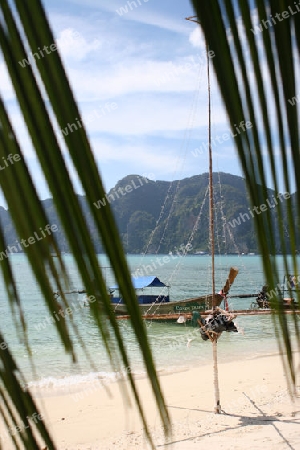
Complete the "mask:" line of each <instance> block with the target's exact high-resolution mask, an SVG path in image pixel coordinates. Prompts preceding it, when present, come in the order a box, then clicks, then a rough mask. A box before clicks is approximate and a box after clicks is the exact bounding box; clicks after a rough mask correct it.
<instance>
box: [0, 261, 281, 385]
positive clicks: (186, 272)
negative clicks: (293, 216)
mask: <svg viewBox="0 0 300 450" xmlns="http://www.w3.org/2000/svg"><path fill="white" fill-rule="evenodd" d="M164 257H165V259H164V260H163V258H164ZM64 260H65V263H66V265H67V267H68V270H69V272H70V276H71V279H72V283H73V288H78V289H80V288H82V287H83V286H82V284H81V282H80V278H79V276H78V273H77V270H76V266H75V264H74V261H73V259H72V256H71V255H64ZM11 261H12V264H13V268H14V272H15V275H16V278H17V282H18V289H19V292H20V296H21V298H22V303H23V309H24V314H25V317H26V320H27V323H28V337H29V342H30V346H31V349H32V354H33V361H34V365H35V373H34V371H33V369H32V367H31V364H30V360H29V358H28V355H27V352H26V348H25V345H24V342H23V341H22V333H18V332H16V327H15V326H14V323H13V319H12V315H11V313H10V308H9V306H8V300H7V296H6V293H5V289H4V287H3V280H2V279H1V280H0V282H1V283H2V286H1V289H0V314H1V331H2V333H3V334H4V337H5V340H6V342H8V343H9V345H10V346H11V349H12V351H13V354H14V356H15V358H16V360H17V362H18V364H19V366H20V367H21V369H22V371H23V373H24V374H25V376H26V379H27V380H28V382H29V384H30V385H34V386H38V385H40V386H44V387H46V388H49V389H50V388H57V389H60V388H66V387H70V386H72V385H78V383H85V382H87V381H91V380H93V379H102V380H109V379H113V378H114V376H115V374H114V372H113V370H112V368H111V366H110V363H109V361H108V358H107V357H106V353H105V351H104V348H103V345H102V342H101V338H100V337H99V335H98V332H97V329H96V326H95V325H94V323H93V319H92V317H91V314H90V311H89V308H83V307H81V304H82V302H83V300H84V296H83V295H77V294H74V295H73V296H72V297H70V299H69V300H70V301H72V302H73V305H74V307H73V319H74V321H75V323H76V325H77V326H78V329H79V331H80V334H81V337H82V340H83V342H84V344H85V346H86V348H87V350H88V353H89V355H90V359H91V360H92V361H93V364H91V362H90V361H89V358H87V357H86V356H85V352H84V351H83V350H82V349H81V348H80V345H79V343H77V344H76V349H77V354H78V359H79V361H80V362H79V363H77V364H76V365H74V364H72V363H71V359H70V357H69V356H68V355H66V354H65V352H64V350H63V347H62V345H61V343H60V341H59V339H58V336H57V333H56V331H55V328H54V326H53V324H52V323H46V322H45V319H46V318H47V317H49V313H48V312H47V311H46V309H45V307H44V306H43V301H42V299H41V294H40V291H39V289H38V286H37V284H36V282H35V279H34V277H33V275H32V273H31V270H30V268H29V265H28V263H27V260H26V258H25V256H24V255H21V254H20V255H12V256H11ZM278 261H279V264H280V263H281V258H280V257H278ZM99 262H100V264H101V266H102V267H106V266H108V262H107V260H106V259H105V257H104V256H102V255H99ZM128 262H129V264H130V267H131V270H132V272H133V273H134V272H135V271H136V270H137V269H138V268H139V269H140V270H143V272H144V274H145V275H156V276H158V277H159V278H160V279H161V280H162V281H164V282H165V283H166V284H169V285H170V286H171V290H170V297H171V299H172V300H176V299H178V300H179V299H181V298H188V297H192V296H196V295H199V294H205V293H209V292H211V290H210V280H211V266H210V258H209V257H208V256H186V257H180V256H178V255H173V257H171V256H168V257H167V258H166V255H147V256H144V257H142V256H140V255H132V256H128ZM231 266H236V267H237V268H238V269H239V274H238V276H237V278H236V280H235V283H234V285H233V286H232V288H231V292H230V293H231V294H232V295H235V294H241V293H256V292H258V291H259V290H260V289H261V287H262V285H263V284H264V283H265V280H264V276H263V272H262V268H261V262H260V257H259V256H256V255H255V256H241V257H238V256H218V257H216V290H217V291H218V290H219V289H221V288H222V286H223V284H224V282H225V280H226V278H227V275H228V273H229V269H230V267H231ZM147 267H148V268H147ZM151 267H152V269H153V270H152V272H151ZM105 273H106V281H107V284H108V285H112V284H113V282H114V280H113V277H112V275H111V273H110V270H109V269H105ZM283 275H284V272H283V271H282V278H283ZM253 301H255V299H251V298H250V299H231V300H230V304H231V307H232V308H234V309H247V308H250V305H251V303H252V302H253ZM75 306H76V308H75ZM48 322H50V321H48ZM41 323H44V327H41V326H40V324H41ZM235 323H236V324H237V326H238V328H239V333H223V334H222V336H221V337H220V339H219V341H218V355H219V361H226V360H237V359H238V360H240V359H248V358H253V357H256V356H259V355H262V354H266V353H267V354H270V353H273V352H275V351H277V349H278V347H277V342H276V337H275V332H274V329H273V324H272V319H271V317H270V316H260V317H259V316H256V317H247V316H242V317H238V318H237V319H235ZM45 324H46V325H45ZM121 326H122V333H123V336H124V341H125V342H126V346H127V348H128V350H129V353H130V360H131V362H130V364H131V370H132V371H133V372H134V373H135V374H137V375H143V373H144V368H143V363H142V360H141V355H140V353H139V351H138V346H137V344H136V341H135V339H134V336H133V333H132V330H131V327H130V322H128V321H125V320H124V321H122V325H121ZM147 331H148V335H149V338H150V342H151V346H152V349H153V353H154V357H155V361H156V364H157V368H158V371H159V372H161V373H164V372H165V373H167V372H171V371H175V370H176V371H178V370H184V369H186V368H188V367H192V366H198V365H200V364H201V365H203V364H206V363H207V364H210V363H211V358H212V356H211V353H212V352H211V344H210V342H205V341H203V340H202V339H201V338H200V335H199V333H198V332H197V331H196V330H194V329H192V328H189V327H185V326H184V325H166V324H155V323H147ZM112 345H113V343H112ZM124 370H125V369H124Z"/></svg>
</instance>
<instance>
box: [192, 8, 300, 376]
mask: <svg viewBox="0 0 300 450" xmlns="http://www.w3.org/2000/svg"><path fill="white" fill-rule="evenodd" d="M192 3H193V5H194V7H195V11H196V13H197V18H198V21H199V23H200V25H201V28H202V30H203V33H204V36H205V39H206V42H207V44H208V46H209V48H210V49H211V50H213V51H214V52H215V55H216V56H215V58H214V59H213V60H212V63H213V66H214V70H215V74H216V77H217V80H218V84H219V87H220V91H221V95H222V98H223V101H224V104H225V107H226V111H227V114H228V117H229V121H230V124H231V127H232V130H233V131H234V130H235V124H239V123H240V122H241V121H242V120H244V121H247V120H248V121H251V123H252V127H251V128H249V129H247V130H246V131H245V132H244V133H241V134H238V135H237V136H236V138H235V145H236V148H237V152H238V156H239V159H240V162H241V164H242V167H243V172H244V175H245V179H246V182H247V185H248V189H249V194H250V199H251V202H252V206H253V207H254V206H256V207H259V206H260V205H263V204H265V203H266V199H267V198H268V190H267V189H268V183H269V179H270V180H271V183H272V184H273V186H274V189H275V190H276V191H277V192H278V193H279V192H280V187H281V190H283V191H285V192H286V193H288V194H289V195H288V194H287V195H286V198H285V201H284V202H283V201H282V200H281V198H282V197H280V196H279V198H278V205H277V206H276V210H277V213H278V218H279V220H278V229H279V242H278V237H277V236H276V233H275V229H274V227H273V226H272V220H271V218H272V216H271V211H270V209H267V210H266V211H264V212H262V211H260V210H258V213H257V214H256V215H254V222H255V225H256V230H257V236H258V242H259V247H260V250H261V253H262V257H263V266H264V272H265V276H266V279H267V282H268V285H269V288H270V290H274V291H276V292H277V295H273V297H272V299H271V301H272V307H273V308H275V310H276V312H277V314H274V316H273V317H274V324H275V327H276V331H277V334H278V337H279V345H280V347H281V348H282V350H285V352H286V355H287V359H285V360H284V362H287V363H288V366H287V367H289V371H288V374H289V376H290V381H291V382H292V383H295V362H294V357H293V352H292V342H291V338H290V331H291V330H293V331H294V332H295V334H296V336H297V342H298V345H299V343H300V339H299V320H298V317H297V316H296V314H294V315H293V318H292V320H289V319H288V317H287V315H285V314H284V313H283V301H282V297H281V295H280V293H279V292H278V289H277V286H278V283H279V282H280V281H281V280H280V279H279V273H278V264H277V263H276V257H275V255H276V249H277V248H278V247H280V248H281V249H282V257H283V262H284V268H285V270H286V273H290V272H292V271H293V273H295V274H298V273H299V272H298V269H299V267H298V264H297V259H296V252H295V251H293V249H296V243H299V223H298V222H299V220H298V219H297V217H299V206H300V202H299V192H300V189H299V188H300V177H299V175H298V171H299V167H300V165H299V163H300V161H299V158H300V151H299V150H300V148H299V137H300V136H299V107H298V105H297V104H296V105H294V106H292V105H291V104H290V102H289V101H288V100H289V99H292V98H293V97H294V96H296V95H297V93H299V91H300V80H299V71H298V70H297V63H296V59H295V58H296V55H299V47H300V39H299V37H300V32H299V26H300V14H299V13H297V10H296V8H294V10H293V12H294V13H293V14H292V13H291V10H290V9H289V7H290V2H288V1H284V0H265V1H262V0H256V1H254V2H250V1H245V0H239V1H235V0H210V1H197V0H193V2H192ZM283 12H289V14H284V17H285V18H284V19H283V17H282V16H281V14H282V13H283ZM276 14H280V15H279V16H278V15H277V16H276ZM271 15H272V17H273V19H274V20H275V23H274V21H273V20H272V18H271ZM278 17H280V18H281V20H279V19H278ZM276 18H277V21H276ZM259 26H261V29H259ZM282 186H283V187H282ZM293 186H296V193H295V196H294V198H295V202H294V203H295V204H294V205H293V202H292V199H291V198H290V194H291V193H292V192H293V189H294V188H293ZM293 208H295V209H296V216H295V211H294V209H293ZM284 210H286V212H287V227H286V228H285V226H284V224H283V211H284ZM287 231H288V241H289V242H288V243H289V246H288V245H287ZM288 247H290V248H291V257H290V258H291V263H290V262H289V255H288ZM298 306H300V303H299V298H298ZM291 322H292V323H291ZM262 332H263V330H262Z"/></svg>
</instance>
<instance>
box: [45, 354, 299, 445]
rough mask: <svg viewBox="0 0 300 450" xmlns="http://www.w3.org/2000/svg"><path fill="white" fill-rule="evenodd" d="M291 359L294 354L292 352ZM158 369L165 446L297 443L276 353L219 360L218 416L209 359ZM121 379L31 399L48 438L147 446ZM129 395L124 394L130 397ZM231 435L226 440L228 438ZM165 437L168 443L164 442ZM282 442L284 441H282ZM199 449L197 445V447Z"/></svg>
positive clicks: (160, 441)
mask: <svg viewBox="0 0 300 450" xmlns="http://www.w3.org/2000/svg"><path fill="white" fill-rule="evenodd" d="M297 361H298V364H299V355H298V354H297ZM166 375H167V376H165V375H161V374H160V375H159V378H160V382H161V385H162V389H163V392H164V395H165V401H166V405H167V406H168V411H169V413H170V416H171V419H172V422H173V436H172V437H171V438H169V439H168V441H167V442H168V443H167V445H166V448H172V450H173V449H174V450H188V449H189V448H193V449H194V448H197V447H196V446H195V443H196V444H197V443H198V444H199V443H200V442H201V446H202V445H203V448H205V446H208V445H209V446H210V448H212V449H214V448H222V449H228V450H229V449H231V450H233V449H239V450H240V449H241V448H243V449H244V448H246V449H249V450H250V449H251V450H252V449H258V448H268V449H269V448H274V449H275V448H276V449H281V448H282V449H286V448H287V445H288V446H289V448H290V449H296V448H299V446H300V436H299V433H298V426H297V425H299V423H300V398H299V390H300V386H299V379H298V380H297V385H296V386H297V392H298V397H297V398H296V399H295V402H294V403H293V402H292V401H291V399H290V397H289V394H288V389H287V384H286V376H285V374H284V371H283V366H282V362H281V356H280V355H279V354H278V353H277V354H275V355H274V354H273V355H268V356H266V355H265V356H258V357H256V358H254V359H251V360H250V359H246V360H244V361H235V362H225V363H220V364H219V380H220V381H219V382H220V397H221V407H222V410H223V413H222V414H219V415H217V414H214V413H213V409H214V388H213V381H212V378H213V373H212V364H207V365H203V366H201V367H200V364H199V367H194V368H192V369H188V370H186V371H184V372H182V371H181V372H176V373H170V374H166ZM125 384H126V383H125V382H124V381H118V382H115V383H111V384H109V386H107V387H108V389H109V391H110V393H111V395H112V396H111V397H110V396H109V394H108V392H107V390H106V389H103V387H102V388H99V389H94V390H91V391H90V392H88V390H85V391H84V390H83V392H84V393H85V395H83V397H82V399H78V400H77V401H74V398H73V399H72V396H71V395H60V396H51V397H42V398H37V399H36V401H37V402H38V404H39V405H40V407H41V409H42V412H43V414H44V415H45V417H46V419H47V418H48V421H47V422H48V423H49V424H50V430H51V433H52V436H53V437H54V439H55V442H56V443H57V446H58V449H59V450H61V449H63V450H87V449H92V450H102V449H103V450H104V449H105V450H112V449H115V450H116V449H118V450H123V449H124V450H125V449H126V450H127V449H130V450H132V449H135V448H136V449H137V450H138V449H148V448H150V446H149V445H148V444H147V442H146V441H145V438H144V435H143V429H142V424H141V421H140V419H139V416H138V413H137V411H136V408H135V407H134V406H133V407H131V408H129V406H128V403H126V401H125V399H124V397H123V396H122V394H121V393H120V388H121V386H125ZM137 386H138V390H139V392H140V393H141V396H142V400H143V405H144V407H145V409H146V412H147V417H148V420H149V426H150V429H151V431H152V433H153V438H154V442H155V445H156V448H157V449H159V448H162V447H163V446H164V443H165V438H164V435H163V432H162V429H161V425H160V422H159V415H158V412H157V410H156V407H155V404H154V402H153V398H152V394H151V391H150V387H149V383H148V380H147V379H146V378H140V379H138V380H137ZM130 397H131V395H130ZM233 440H234V442H233ZM171 443H172V445H171ZM287 443H288V444H287ZM201 448H202V447H201Z"/></svg>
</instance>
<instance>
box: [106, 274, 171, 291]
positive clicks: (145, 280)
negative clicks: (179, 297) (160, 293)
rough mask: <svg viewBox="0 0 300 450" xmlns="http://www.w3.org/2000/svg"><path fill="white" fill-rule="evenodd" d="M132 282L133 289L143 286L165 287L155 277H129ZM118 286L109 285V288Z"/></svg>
mask: <svg viewBox="0 0 300 450" xmlns="http://www.w3.org/2000/svg"><path fill="white" fill-rule="evenodd" d="M131 281H132V284H133V286H134V288H135V289H143V288H145V287H166V286H167V285H166V284H165V283H163V282H162V281H160V279H159V278H157V277H131ZM118 288H119V286H111V287H110V289H118Z"/></svg>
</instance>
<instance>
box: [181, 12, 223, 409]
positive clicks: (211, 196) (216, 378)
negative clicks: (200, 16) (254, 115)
mask: <svg viewBox="0 0 300 450" xmlns="http://www.w3.org/2000/svg"><path fill="white" fill-rule="evenodd" d="M187 20H190V21H192V22H195V23H197V24H199V25H200V22H199V21H198V20H197V17H196V16H193V17H188V18H187ZM208 52H209V47H208V44H206V60H207V87H208V149H209V238H210V246H211V273H212V308H213V310H215V309H216V296H215V238H214V190H213V162H212V147H211V93H210V64H209V53H208ZM218 337H219V335H218V334H217V333H214V334H213V337H211V338H210V339H211V341H212V345H213V362H214V363H213V371H214V387H215V408H214V412H215V413H216V414H220V413H221V403H220V389H219V376H218V351H217V340H218Z"/></svg>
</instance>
